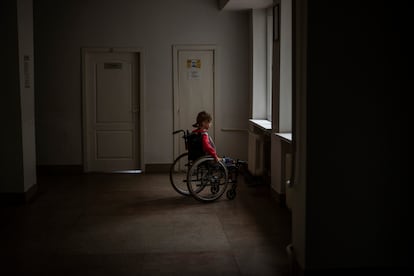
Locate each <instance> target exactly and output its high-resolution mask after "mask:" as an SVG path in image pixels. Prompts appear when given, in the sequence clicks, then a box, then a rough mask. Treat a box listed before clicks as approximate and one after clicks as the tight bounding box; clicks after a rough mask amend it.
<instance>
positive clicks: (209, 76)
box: [174, 49, 215, 156]
mask: <svg viewBox="0 0 414 276" xmlns="http://www.w3.org/2000/svg"><path fill="white" fill-rule="evenodd" d="M177 62H178V64H177V68H178V73H177V79H176V81H177V82H178V84H176V85H175V87H176V88H177V90H178V91H177V92H176V93H175V94H174V97H175V99H174V103H175V110H176V114H175V115H176V119H175V121H174V130H178V129H184V130H187V129H188V130H190V131H191V130H192V128H193V127H192V124H194V123H195V121H196V117H197V114H198V112H200V111H202V110H205V111H207V112H208V113H210V114H211V115H212V116H213V119H214V87H215V85H214V50H185V49H178V50H177ZM209 134H210V135H211V136H212V137H213V139H214V122H213V127H212V128H211V129H210V130H209ZM184 151H185V148H184V143H183V141H182V139H180V140H179V141H178V143H176V146H175V150H174V153H175V155H176V156H177V155H178V154H180V153H182V152H184Z"/></svg>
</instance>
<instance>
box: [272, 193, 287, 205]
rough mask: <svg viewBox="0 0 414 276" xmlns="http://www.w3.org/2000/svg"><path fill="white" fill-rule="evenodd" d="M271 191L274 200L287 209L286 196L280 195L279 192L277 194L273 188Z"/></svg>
mask: <svg viewBox="0 0 414 276" xmlns="http://www.w3.org/2000/svg"><path fill="white" fill-rule="evenodd" d="M270 190H271V192H270V193H271V196H272V198H273V199H274V200H275V201H276V202H277V203H278V204H279V205H280V206H282V207H286V208H287V205H286V195H285V194H280V193H278V192H276V191H275V190H274V189H273V188H272V189H270Z"/></svg>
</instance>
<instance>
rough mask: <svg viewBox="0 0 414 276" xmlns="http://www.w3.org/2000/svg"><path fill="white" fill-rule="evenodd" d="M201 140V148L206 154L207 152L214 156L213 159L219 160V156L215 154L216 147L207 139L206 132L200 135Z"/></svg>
mask: <svg viewBox="0 0 414 276" xmlns="http://www.w3.org/2000/svg"><path fill="white" fill-rule="evenodd" d="M202 141H203V142H202V144H203V150H204V151H205V152H206V153H207V154H209V155H211V156H212V157H214V159H215V160H219V158H218V156H217V152H216V149H215V148H213V147H212V146H211V144H210V141H209V139H208V134H207V133H206V134H203V135H202Z"/></svg>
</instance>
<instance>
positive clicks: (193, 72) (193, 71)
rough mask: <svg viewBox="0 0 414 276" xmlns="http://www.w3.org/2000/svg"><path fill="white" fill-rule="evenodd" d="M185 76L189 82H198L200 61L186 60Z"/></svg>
mask: <svg viewBox="0 0 414 276" xmlns="http://www.w3.org/2000/svg"><path fill="white" fill-rule="evenodd" d="M187 76H188V79H189V80H199V79H200V78H201V60H200V59H187Z"/></svg>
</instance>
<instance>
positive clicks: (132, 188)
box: [0, 174, 291, 276]
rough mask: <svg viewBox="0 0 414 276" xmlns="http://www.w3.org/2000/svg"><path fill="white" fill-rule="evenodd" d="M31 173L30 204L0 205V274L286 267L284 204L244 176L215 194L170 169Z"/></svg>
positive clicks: (237, 271) (232, 271) (251, 271)
mask: <svg viewBox="0 0 414 276" xmlns="http://www.w3.org/2000/svg"><path fill="white" fill-rule="evenodd" d="M38 182H39V187H40V192H39V193H40V194H39V196H38V197H37V199H36V200H35V201H34V202H32V203H31V204H28V205H25V206H14V207H13V206H8V207H0V221H1V227H0V245H1V246H0V263H2V265H1V266H0V275H5V276H8V275H59V276H60V275H62V276H63V275H117V276H121V275H280V276H285V275H288V269H289V266H288V259H287V255H286V246H287V245H288V244H289V243H290V233H291V231H290V213H289V211H288V210H287V209H285V208H281V207H279V205H278V204H277V203H276V202H275V201H274V199H272V197H271V195H270V191H269V188H268V187H267V186H263V185H258V186H257V185H256V186H250V185H248V184H247V183H245V182H244V178H243V177H242V176H239V183H238V184H239V185H238V188H237V196H236V198H235V199H234V200H228V199H227V198H226V196H225V195H223V196H222V197H221V198H220V199H219V200H217V201H215V202H213V203H201V202H198V201H196V200H195V199H194V198H192V197H185V196H182V195H179V194H177V193H176V192H175V191H174V190H173V189H172V187H171V186H170V183H169V178H168V175H167V174H140V175H126V174H90V175H80V176H79V175H78V176H73V175H72V176H48V177H45V176H42V177H39V179H38Z"/></svg>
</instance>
